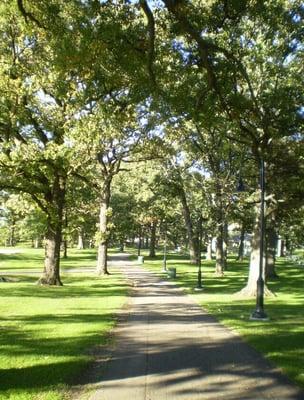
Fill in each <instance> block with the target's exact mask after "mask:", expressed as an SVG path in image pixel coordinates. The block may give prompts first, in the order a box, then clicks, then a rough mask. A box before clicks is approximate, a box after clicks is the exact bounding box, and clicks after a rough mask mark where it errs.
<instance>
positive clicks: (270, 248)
mask: <svg viewBox="0 0 304 400" xmlns="http://www.w3.org/2000/svg"><path fill="white" fill-rule="evenodd" d="M277 243H278V235H277V232H276V230H275V227H274V226H273V225H270V226H268V227H267V229H266V249H267V250H266V255H267V256H266V272H265V275H266V280H267V279H268V278H278V275H277V273H276V270H275V257H276V249H277Z"/></svg>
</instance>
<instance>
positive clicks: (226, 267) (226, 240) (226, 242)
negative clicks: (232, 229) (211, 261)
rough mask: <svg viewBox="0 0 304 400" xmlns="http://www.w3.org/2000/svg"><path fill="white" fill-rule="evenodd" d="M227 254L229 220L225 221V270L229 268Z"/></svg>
mask: <svg viewBox="0 0 304 400" xmlns="http://www.w3.org/2000/svg"><path fill="white" fill-rule="evenodd" d="M227 255H228V223H227V221H225V222H224V225H223V258H224V270H225V271H226V270H227V269H228V265H227Z"/></svg>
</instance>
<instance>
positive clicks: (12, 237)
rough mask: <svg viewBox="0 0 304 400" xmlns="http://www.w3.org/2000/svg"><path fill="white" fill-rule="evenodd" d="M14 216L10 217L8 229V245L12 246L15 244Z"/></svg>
mask: <svg viewBox="0 0 304 400" xmlns="http://www.w3.org/2000/svg"><path fill="white" fill-rule="evenodd" d="M15 223H16V221H15V218H12V221H11V225H10V230H9V240H8V245H9V246H11V247H14V246H15V245H16V238H15Z"/></svg>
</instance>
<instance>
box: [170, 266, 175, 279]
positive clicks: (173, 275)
mask: <svg viewBox="0 0 304 400" xmlns="http://www.w3.org/2000/svg"><path fill="white" fill-rule="evenodd" d="M168 278H172V279H175V278H176V268H174V267H170V268H168Z"/></svg>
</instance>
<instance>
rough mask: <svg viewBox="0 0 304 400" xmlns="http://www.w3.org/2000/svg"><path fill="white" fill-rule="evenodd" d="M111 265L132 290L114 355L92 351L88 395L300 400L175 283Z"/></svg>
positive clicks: (116, 261) (132, 266)
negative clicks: (128, 283)
mask: <svg viewBox="0 0 304 400" xmlns="http://www.w3.org/2000/svg"><path fill="white" fill-rule="evenodd" d="M110 267H114V268H116V267H118V268H119V269H120V270H121V271H122V272H123V273H124V274H125V275H126V277H127V278H128V279H129V281H130V282H131V284H132V285H133V294H132V296H131V298H130V301H129V304H128V308H127V309H126V310H125V312H124V317H122V318H121V321H120V323H119V324H118V325H117V327H116V329H115V331H114V337H115V346H114V347H113V349H112V350H111V352H110V353H111V354H107V355H104V356H102V354H99V355H98V354H96V362H95V364H94V366H93V367H92V369H91V371H88V374H87V375H86V374H85V375H84V377H83V380H84V381H85V383H86V384H89V385H90V388H91V389H92V388H94V391H93V392H91V396H90V397H89V400H218V399H225V400H235V399H244V400H245V399H252V400H263V399H275V400H287V399H289V400H295V399H298V400H300V399H304V393H303V391H301V390H300V389H299V388H298V387H296V386H295V385H294V384H292V383H291V382H290V381H289V380H288V379H287V378H286V377H285V376H284V375H283V374H281V373H280V371H279V370H278V369H276V368H274V367H273V366H272V365H271V364H270V363H269V362H268V361H267V360H265V359H264V358H263V357H262V356H261V355H260V354H259V353H258V352H257V351H255V350H254V349H253V348H251V347H250V346H249V345H248V344H246V343H245V342H243V341H242V339H241V338H240V337H239V336H238V335H237V334H236V333H234V332H232V331H231V330H229V329H227V328H225V327H224V326H223V325H221V324H220V323H218V322H217V321H216V320H215V319H214V318H213V317H212V316H210V315H209V314H208V313H206V312H205V311H204V310H202V308H201V307H200V306H198V305H197V304H196V303H195V302H194V300H193V299H192V298H191V297H190V296H188V295H186V294H185V293H184V292H183V291H182V290H181V289H179V288H178V287H177V286H176V285H174V284H172V282H166V281H162V280H160V279H159V278H157V277H156V276H155V275H154V274H152V273H150V272H148V271H147V270H145V269H144V268H142V267H141V266H139V265H136V263H134V262H130V261H128V260H127V257H126V256H122V255H120V256H117V257H116V258H115V257H114V258H113V257H112V259H111V261H110ZM265 329H267V325H265ZM105 359H110V360H109V361H105Z"/></svg>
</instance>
